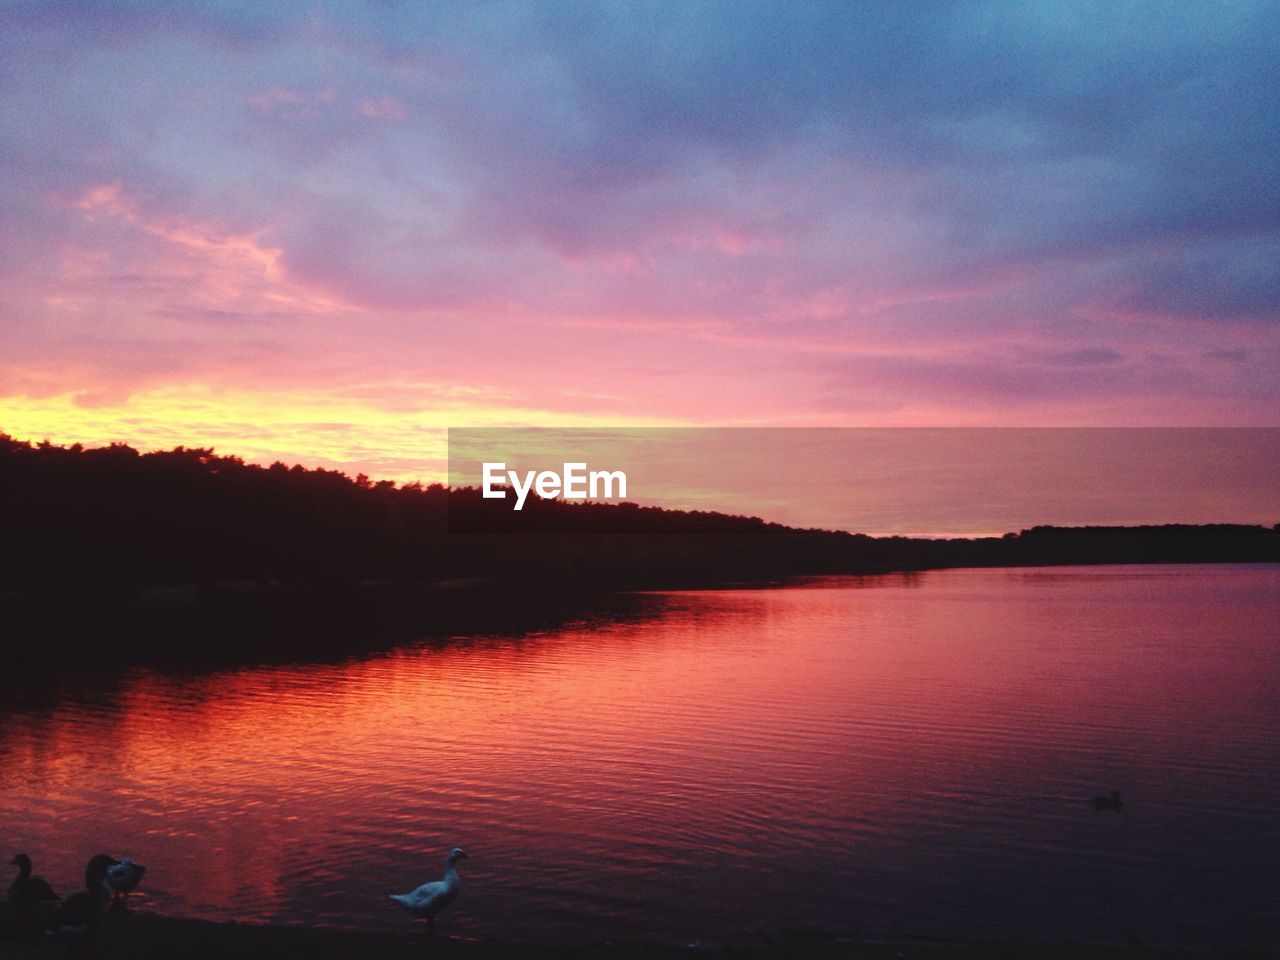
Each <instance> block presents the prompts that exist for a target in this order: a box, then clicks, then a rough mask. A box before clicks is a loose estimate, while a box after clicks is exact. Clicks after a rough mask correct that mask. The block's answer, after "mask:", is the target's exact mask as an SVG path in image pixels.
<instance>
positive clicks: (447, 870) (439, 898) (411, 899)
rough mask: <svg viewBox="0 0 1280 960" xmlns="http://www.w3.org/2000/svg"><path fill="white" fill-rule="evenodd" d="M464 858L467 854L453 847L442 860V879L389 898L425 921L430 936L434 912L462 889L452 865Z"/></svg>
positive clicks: (433, 928)
mask: <svg viewBox="0 0 1280 960" xmlns="http://www.w3.org/2000/svg"><path fill="white" fill-rule="evenodd" d="M465 859H467V855H466V854H465V853H463V851H462V848H461V847H454V848H453V849H452V850H450V851H449V856H448V858H447V859H446V860H445V862H444V879H443V880H433V881H431V882H430V883H424V884H423V885H422V886H420V887H418V888H417V889H416V890H411V891H410V892H409V893H393V894H391V899H392V900H394V901H395V902H396V903H398V904H400V906H402V907H404V908H405V910H407V911H408V912H409V913H411V914H413V915H414V916H415V917H417V918H418V919H420V920H426V921H427V930H428V933H429V934H430V935H431V936H435V932H436V914H438V913H440V912H441V911H442V910H444V909H445V908H446V907H448V906H449V904H451V903H453V901H455V900H457V899H458V894H459V893H460V892H461V891H462V878H461V877H459V876H458V871H457V870H456V869H455V868H454V866H453V865H454V864H455V863H457V862H458V861H459V860H465Z"/></svg>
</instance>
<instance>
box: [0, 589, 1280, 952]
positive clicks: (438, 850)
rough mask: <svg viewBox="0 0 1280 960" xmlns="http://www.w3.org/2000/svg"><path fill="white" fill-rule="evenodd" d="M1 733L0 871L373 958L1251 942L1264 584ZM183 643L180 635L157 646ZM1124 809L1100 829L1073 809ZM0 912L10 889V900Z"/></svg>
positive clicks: (479, 664)
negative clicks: (816, 939) (575, 948)
mask: <svg viewBox="0 0 1280 960" xmlns="http://www.w3.org/2000/svg"><path fill="white" fill-rule="evenodd" d="M647 602H648V603H649V604H650V606H651V608H652V609H651V611H650V614H651V615H650V616H649V617H647V618H643V619H639V620H634V621H630V622H625V623H614V624H604V625H602V624H598V623H595V624H576V625H571V626H569V627H567V628H564V629H561V630H557V631H554V632H549V633H545V634H539V635H537V636H533V637H524V638H520V639H513V638H504V637H493V638H485V639H478V640H476V639H468V640H459V641H457V642H454V643H452V644H449V645H446V646H443V647H441V646H440V645H439V644H432V645H429V644H422V645H419V646H413V647H409V648H405V649H401V650H399V651H397V652H394V653H392V654H389V655H380V656H376V657H372V658H366V659H359V660H353V661H351V662H347V663H342V664H337V665H334V664H328V665H308V666H284V667H281V666H270V667H253V668H246V669H241V670H231V671H223V672H217V673H212V674H209V673H205V674H201V675H174V674H172V673H159V672H156V671H151V670H136V671H130V672H127V673H124V674H116V675H113V676H111V677H77V678H70V679H63V680H61V681H59V683H58V685H57V688H56V689H52V690H50V689H36V690H32V689H29V688H28V689H15V688H14V687H13V686H12V685H10V686H9V688H8V689H6V690H5V692H4V693H3V699H0V777H2V779H3V783H2V784H0V785H2V786H3V789H2V790H0V849H3V850H4V851H5V853H6V855H5V857H4V859H5V860H7V859H8V852H9V851H17V850H20V849H22V850H26V851H27V852H29V853H31V854H32V855H33V857H34V858H35V860H36V863H37V868H38V872H40V873H42V874H44V875H45V876H47V877H49V878H50V879H51V880H53V881H55V885H56V886H58V887H59V888H60V889H61V888H64V887H65V888H70V887H73V886H75V885H76V883H77V880H76V878H77V877H78V876H79V874H80V872H81V870H82V865H83V863H84V861H85V859H87V857H88V855H89V854H91V853H93V852H96V851H97V850H99V849H106V850H107V851H109V852H114V853H115V854H116V855H117V856H123V855H126V854H128V855H133V856H135V857H137V858H138V859H139V860H141V861H142V862H145V863H147V864H149V866H150V868H151V872H150V873H149V874H148V878H147V879H148V881H149V883H148V886H147V896H146V898H145V901H144V902H147V903H149V905H150V906H151V907H153V908H154V909H156V910H159V911H162V912H166V913H174V914H186V915H195V916H202V917H208V918H214V919H219V918H240V919H247V920H259V921H276V922H308V923H326V924H337V925H349V926H362V927H389V928H403V927H405V926H406V924H407V923H408V919H407V918H406V917H404V916H402V915H401V914H400V913H399V912H398V909H397V908H396V907H395V905H394V904H392V903H390V902H389V901H387V900H385V899H384V897H383V894H384V893H385V892H389V891H403V890H407V889H409V888H411V887H413V886H415V885H417V884H418V883H420V882H422V881H425V880H428V879H435V878H437V877H438V876H439V873H440V870H441V867H442V858H443V855H444V853H445V851H446V850H447V849H448V848H449V847H451V846H453V845H454V844H460V845H463V846H465V847H466V848H467V849H468V851H469V853H470V854H471V859H470V860H468V861H465V862H464V863H463V864H462V867H463V874H464V877H465V881H466V883H467V884H468V886H467V888H466V889H465V890H464V893H463V897H462V899H461V900H460V901H459V902H458V904H456V905H455V907H454V908H453V910H452V911H451V912H450V913H449V914H448V915H447V916H446V918H445V920H443V921H442V930H443V931H445V932H450V933H453V934H461V935H468V936H488V935H495V936H498V937H501V938H534V939H539V940H553V941H554V940H567V939H606V938H608V939H616V940H626V939H655V938H656V939H662V940H670V941H674V942H688V941H691V940H693V939H695V938H703V939H704V940H715V939H726V938H729V937H732V936H735V935H738V934H740V933H741V932H743V931H750V930H757V929H776V928H781V927H809V926H814V927H821V928H824V929H826V930H830V931H835V932H843V933H852V934H861V935H865V936H872V935H884V934H887V935H903V934H938V935H962V936H973V935H996V936H1015V935H1017V936H1026V937H1062V936H1072V937H1082V938H1097V939H1108V940H1114V939H1120V938H1126V937H1129V936H1133V935H1138V936H1142V937H1144V938H1146V939H1147V940H1148V941H1177V942H1219V941H1220V942H1228V943H1241V942H1253V943H1267V944H1274V943H1278V942H1280V814H1278V813H1277V810H1278V809H1280V789H1278V787H1280V696H1278V693H1280V639H1278V637H1280V568H1277V567H1273V566H1269V567H1252V568H1249V567H1112V568H1060V569H1037V570H962V571H944V572H936V573H927V574H924V575H918V576H891V577H882V578H874V579H862V580H849V579H841V580H824V581H821V582H818V583H814V584H810V585H805V586H801V587H789V588H782V589H771V590H741V591H717V592H680V593H667V594H658V595H654V596H653V597H651V598H649V600H648V601H647ZM180 641H181V638H175V642H180ZM1112 789H1117V790H1120V791H1121V792H1122V794H1123V796H1124V803H1125V806H1124V811H1123V813H1120V814H1115V813H1111V812H1099V811H1096V810H1094V809H1093V805H1092V800H1091V798H1092V797H1093V796H1094V795H1095V794H1099V793H1104V792H1109V791H1111V790H1112ZM4 882H6V883H7V880H6V881H4Z"/></svg>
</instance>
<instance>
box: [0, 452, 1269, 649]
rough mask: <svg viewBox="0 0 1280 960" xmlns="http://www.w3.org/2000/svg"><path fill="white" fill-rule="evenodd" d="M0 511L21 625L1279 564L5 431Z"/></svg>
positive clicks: (1151, 541) (1230, 550)
mask: <svg viewBox="0 0 1280 960" xmlns="http://www.w3.org/2000/svg"><path fill="white" fill-rule="evenodd" d="M0 504H3V506H0V524H2V529H3V538H2V540H0V544H2V545H0V596H3V597H5V598H7V599H8V601H9V604H8V605H9V606H10V608H11V609H10V610H9V611H7V612H6V614H5V617H4V622H5V623H7V624H8V625H9V627H10V628H11V629H19V630H24V631H26V632H31V630H32V629H34V628H35V627H37V626H38V625H39V623H41V622H43V621H44V620H46V619H49V618H50V617H52V618H53V619H55V620H56V619H58V616H57V615H55V613H56V612H57V611H61V612H62V614H63V615H67V614H68V611H70V610H81V611H83V610H90V609H91V610H97V611H110V610H114V609H117V608H119V607H121V606H124V607H128V606H130V605H136V602H137V601H138V600H139V597H144V598H145V593H140V591H142V590H143V589H144V588H146V587H148V586H154V585H159V584H186V585H192V586H193V587H194V593H190V592H189V593H188V594H185V596H194V597H195V598H197V599H198V600H202V601H203V600H208V599H209V598H210V597H216V596H223V597H224V599H225V597H226V595H234V596H236V597H243V596H244V595H246V594H247V595H256V596H259V597H260V596H261V595H265V594H268V593H273V594H277V595H282V594H287V595H290V596H306V597H307V598H308V602H309V603H310V604H311V605H312V606H313V607H314V606H316V604H315V600H316V598H317V597H323V598H324V600H325V601H326V603H334V602H337V598H340V597H349V596H351V595H353V594H356V593H363V594H369V593H373V594H375V595H378V596H379V597H381V598H383V599H384V600H385V598H386V597H388V596H391V595H394V596H395V597H396V598H397V600H398V602H409V603H410V604H412V605H416V606H418V607H423V606H424V603H425V605H426V606H430V605H431V603H435V604H437V605H438V604H441V603H443V601H441V600H440V599H439V596H440V593H441V592H440V591H439V590H436V591H435V592H434V593H432V594H431V596H430V597H428V598H427V599H428V600H430V603H426V601H424V600H423V596H422V594H421V593H420V592H419V593H417V594H415V595H414V596H410V597H409V598H408V600H407V601H406V594H414V591H421V590H422V589H423V588H425V587H434V588H438V587H439V586H440V585H441V583H442V582H451V581H458V580H460V579H465V580H476V579H481V578H483V579H485V580H486V581H496V582H499V583H502V584H505V585H506V587H505V588H504V590H503V592H502V596H505V597H510V596H513V595H515V594H516V593H522V594H523V595H525V596H526V597H527V596H533V595H536V596H539V597H542V598H543V599H545V598H546V597H548V596H551V595H562V594H564V593H567V592H582V591H584V590H599V589H606V588H616V587H673V586H696V585H707V584H716V583H725V582H734V581H760V580H769V579H777V578H781V577H787V576H794V575H806V574H825V573H873V572H878V571H888V570H922V569H928V568H937V567H952V566H1001V565H1041V564H1062V563H1072V564H1079V563H1118V562H1141V563H1150V562H1162V563H1169V562H1220V561H1235V562H1248V561H1275V560H1277V559H1280V549H1278V545H1280V530H1278V528H1277V527H1269V528H1268V527H1262V526H1246V525H1234V524H1216V525H1208V526H1187V525H1168V526H1138V527H1079V528H1058V527H1048V526H1038V527H1033V528H1031V529H1029V530H1023V531H1021V532H1019V533H1016V534H1012V533H1011V534H1007V535H1005V536H1003V537H984V538H956V539H949V540H927V539H915V538H907V537H869V536H865V535H862V534H854V533H846V532H840V531H830V530H805V529H796V528H791V527H786V526H782V525H780V524H776V523H768V522H766V521H764V520H761V519H759V518H757V517H742V516H732V515H727V514H722V513H716V512H705V511H684V510H667V509H662V508H656V507H640V506H637V505H635V504H629V503H623V504H603V503H585V504H584V503H566V502H564V501H560V500H541V501H539V500H534V499H532V498H531V501H530V502H529V503H528V504H526V506H525V509H524V510H523V511H521V512H519V513H516V512H515V511H513V510H511V508H510V504H509V503H508V502H505V501H500V500H486V499H483V498H482V497H481V496H480V491H479V490H478V489H476V488H472V487H464V488H460V489H452V490H451V489H448V488H447V487H445V486H443V485H441V484H431V485H427V486H423V485H420V484H416V483H410V484H404V485H397V484H395V483H392V482H390V481H379V482H373V481H371V480H369V479H368V478H367V477H365V476H364V475H359V476H357V477H355V478H351V477H348V476H347V475H345V474H343V473H340V472H338V471H334V470H326V469H320V468H311V469H308V468H304V467H301V466H297V465H295V466H286V465H285V464H283V463H274V464H272V465H271V466H265V467H264V466H260V465H257V464H252V463H246V462H245V461H243V460H242V459H240V458H239V457H235V456H222V455H218V454H216V453H214V451H213V450H211V449H208V448H188V447H176V448H175V449H173V450H165V451H156V452H150V453H141V452H139V451H138V450H135V449H134V448H132V447H130V446H127V445H125V444H119V443H117V444H112V445H110V446H107V447H100V448H86V447H84V446H82V445H80V444H73V445H71V446H58V445H55V444H51V443H48V442H47V441H46V442H42V443H36V444H32V443H27V442H23V441H19V440H16V439H14V438H12V437H10V436H8V435H5V434H0ZM450 596H451V597H452V596H453V594H450ZM237 602H244V603H248V601H244V600H241V601H237ZM450 604H452V605H453V606H456V607H459V608H462V607H466V606H469V605H470V606H474V604H473V603H472V604H468V603H463V602H460V601H452V600H451V601H450ZM14 609H18V610H26V611H27V612H26V613H25V614H19V615H15V614H14ZM318 609H324V604H321V605H320V606H319V607H318ZM32 611H35V612H34V613H33V612H32ZM456 612H457V611H456V610H455V613H456ZM104 615H105V614H104ZM33 618H34V620H35V621H37V622H33ZM99 619H100V618H99ZM84 620H85V616H81V617H79V619H76V618H74V617H73V621H74V622H77V623H83V622H84Z"/></svg>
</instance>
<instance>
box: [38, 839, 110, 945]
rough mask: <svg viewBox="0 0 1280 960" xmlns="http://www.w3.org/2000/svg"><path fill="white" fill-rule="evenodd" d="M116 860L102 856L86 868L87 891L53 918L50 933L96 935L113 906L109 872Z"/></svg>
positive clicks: (69, 899) (72, 898)
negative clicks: (108, 878) (109, 908)
mask: <svg viewBox="0 0 1280 960" xmlns="http://www.w3.org/2000/svg"><path fill="white" fill-rule="evenodd" d="M115 862H116V861H115V858H113V857H109V856H107V855H106V854H105V853H99V854H97V855H96V856H94V857H93V859H91V860H90V861H89V863H88V864H87V865H86V866H85V868H84V889H83V890H78V891H76V892H75V893H73V894H71V896H69V897H67V899H66V900H64V901H63V902H62V905H61V906H60V907H58V912H57V913H55V914H54V915H53V920H52V921H51V922H50V924H49V929H50V930H51V931H52V932H54V933H65V934H92V933H93V932H94V931H95V930H96V929H97V928H98V924H100V923H101V922H102V918H103V917H105V916H106V915H107V908H108V907H109V906H111V895H112V894H111V889H110V888H109V887H108V886H107V870H109V869H110V868H111V867H112V866H113V865H114V864H115Z"/></svg>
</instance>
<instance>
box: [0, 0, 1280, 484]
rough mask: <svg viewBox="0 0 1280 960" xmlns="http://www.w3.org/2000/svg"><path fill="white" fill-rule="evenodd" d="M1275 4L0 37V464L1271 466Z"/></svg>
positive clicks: (1278, 33)
mask: <svg viewBox="0 0 1280 960" xmlns="http://www.w3.org/2000/svg"><path fill="white" fill-rule="evenodd" d="M1278 64H1280V5H1277V4H1275V3H1249V2H1222V3H1210V2H1201V3H1191V2H1187V3H1137V4H1129V3H1119V2H1105V3H1098V4H1089V3H1083V2H1082V3H1056V2H1054V3H1038V4H1037V3H1019V4H1014V3H1006V4H982V3H964V4H932V3H930V4H925V3H919V4H916V3H911V4H907V3H887V4H883V5H877V4H873V3H836V4H821V3H804V4H799V3H776V4H763V3H752V2H744V3H717V4H704V3H693V2H688V3H684V2H682V3H662V4H659V3H568V4H540V3H538V4H535V3H517V4H503V3H498V4H459V5H451V4H443V5H442V4H419V3H403V4H395V3H391V4H380V3H379V4H375V3H369V4H359V3H344V4H321V3H297V4H271V5H265V4H259V3H249V2H245V3H230V2H222V3H203V4H198V5H191V6H182V5H173V4H160V3H156V4H145V3H131V4H111V3H103V4H95V5H94V6H93V7H92V8H88V7H87V6H85V5H80V4H75V5H72V4H67V3H22V2H10V3H6V4H5V5H4V6H3V8H2V9H0V105H2V109H0V430H3V431H6V432H8V433H11V434H13V435H15V436H18V437H20V438H23V439H28V438H30V439H40V438H42V437H49V438H50V439H53V440H55V441H59V442H71V441H84V442H87V443H94V444H96V443H103V442H107V441H111V440H123V441H127V442H130V443H133V444H135V445H138V446H141V447H146V448H155V447H167V446H172V445H174V444H178V443H182V444H187V445H212V446H214V447H216V448H217V449H218V450H219V451H221V452H226V453H237V454H241V455H243V456H246V457H247V458H250V459H255V460H261V461H266V462H269V461H271V460H274V459H283V460H286V461H289V462H294V461H300V462H303V463H307V464H320V465H330V466H339V467H342V468H343V469H347V470H350V471H352V472H355V471H356V470H363V471H365V472H367V473H369V474H370V475H373V476H377V477H391V478H395V479H412V478H415V477H422V478H424V479H440V478H441V475H442V472H443V471H442V470H441V458H442V455H443V450H444V432H443V428H445V427H447V426H453V427H463V426H496V425H521V424H529V425H539V426H545V427H557V426H570V425H571V426H593V425H611V426H619V427H626V426H639V425H685V426H688V425H759V426H846V425H859V426H870V425H877V426H878V425H899V426H903V425H908V426H909V425H928V426H938V425H1166V426H1172V425H1184V426H1186V425H1199V426H1225V425H1236V426H1248V425H1253V426H1259V425H1265V426H1276V425H1280V403H1278V400H1280V110H1277V106H1276V105H1277V104H1280V69H1278V68H1277V65H1278Z"/></svg>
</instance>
